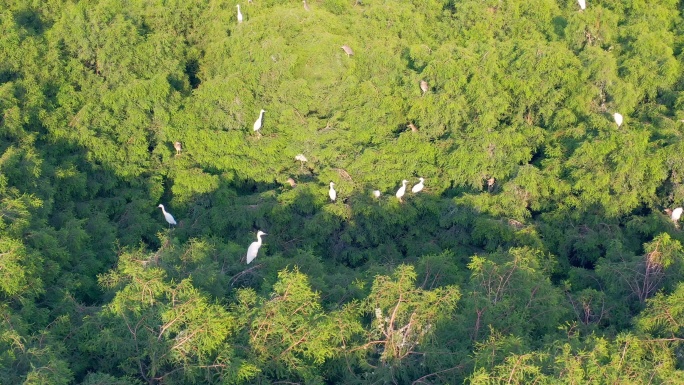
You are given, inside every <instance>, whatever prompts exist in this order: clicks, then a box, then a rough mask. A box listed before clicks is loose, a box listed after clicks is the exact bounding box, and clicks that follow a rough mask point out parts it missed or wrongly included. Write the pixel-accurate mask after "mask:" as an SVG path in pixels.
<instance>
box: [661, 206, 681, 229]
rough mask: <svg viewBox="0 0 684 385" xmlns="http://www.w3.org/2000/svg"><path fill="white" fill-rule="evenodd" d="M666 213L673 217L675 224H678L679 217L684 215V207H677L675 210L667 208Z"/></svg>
mask: <svg viewBox="0 0 684 385" xmlns="http://www.w3.org/2000/svg"><path fill="white" fill-rule="evenodd" d="M665 213H667V214H668V215H669V216H670V219H672V222H674V223H675V226H678V223H679V219H680V218H681V217H682V213H684V208H681V207H677V208H676V209H674V210H672V209H665Z"/></svg>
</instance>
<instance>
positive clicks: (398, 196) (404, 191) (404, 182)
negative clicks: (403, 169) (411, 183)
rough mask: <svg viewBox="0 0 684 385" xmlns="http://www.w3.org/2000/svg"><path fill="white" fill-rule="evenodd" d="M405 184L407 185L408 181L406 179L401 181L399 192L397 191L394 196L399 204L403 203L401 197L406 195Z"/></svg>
mask: <svg viewBox="0 0 684 385" xmlns="http://www.w3.org/2000/svg"><path fill="white" fill-rule="evenodd" d="M407 183H408V181H407V180H406V179H404V180H402V181H401V187H399V190H397V194H396V195H397V198H398V199H399V202H402V203H403V202H404V201H402V200H401V197H403V196H404V194H406V184H407Z"/></svg>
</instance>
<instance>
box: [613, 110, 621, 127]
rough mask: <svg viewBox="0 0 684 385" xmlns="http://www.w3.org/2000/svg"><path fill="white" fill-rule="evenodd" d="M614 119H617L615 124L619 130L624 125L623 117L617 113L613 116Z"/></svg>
mask: <svg viewBox="0 0 684 385" xmlns="http://www.w3.org/2000/svg"><path fill="white" fill-rule="evenodd" d="M613 119H615V123H616V124H617V125H618V128H619V127H620V126H621V125H622V120H623V119H622V115H620V114H619V113H617V112H616V113H614V114H613Z"/></svg>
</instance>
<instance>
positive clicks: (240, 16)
mask: <svg viewBox="0 0 684 385" xmlns="http://www.w3.org/2000/svg"><path fill="white" fill-rule="evenodd" d="M237 9H238V10H237V21H238V23H242V12H240V4H238V5H237Z"/></svg>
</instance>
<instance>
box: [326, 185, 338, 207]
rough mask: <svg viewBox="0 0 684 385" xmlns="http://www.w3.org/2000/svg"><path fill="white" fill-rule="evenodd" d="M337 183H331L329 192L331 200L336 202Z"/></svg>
mask: <svg viewBox="0 0 684 385" xmlns="http://www.w3.org/2000/svg"><path fill="white" fill-rule="evenodd" d="M333 186H335V183H333V182H330V190H328V196H330V200H331V201H333V202H335V199H337V191H335V187H333Z"/></svg>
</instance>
